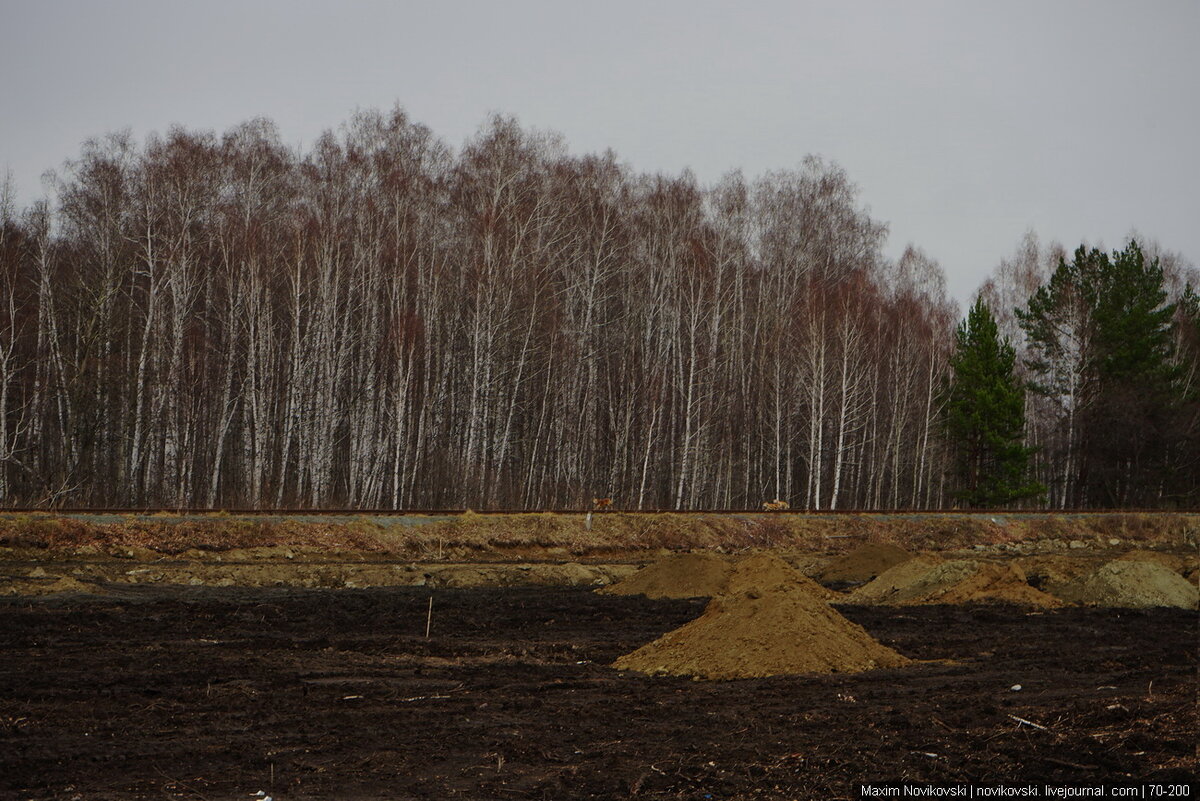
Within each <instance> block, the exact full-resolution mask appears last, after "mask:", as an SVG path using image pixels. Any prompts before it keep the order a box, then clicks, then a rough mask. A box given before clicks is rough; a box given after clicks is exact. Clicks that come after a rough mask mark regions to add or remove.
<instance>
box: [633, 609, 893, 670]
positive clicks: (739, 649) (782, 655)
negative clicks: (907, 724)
mask: <svg viewBox="0 0 1200 801" xmlns="http://www.w3.org/2000/svg"><path fill="white" fill-rule="evenodd" d="M909 661H910V660H909V659H908V658H906V657H904V656H902V655H901V654H898V653H896V652H895V651H893V650H892V649H891V648H888V647H887V646H885V645H882V644H881V643H879V642H876V641H875V640H874V639H872V637H871V635H869V634H868V633H867V632H866V630H865V629H863V628H862V627H861V626H858V625H856V624H854V623H851V622H850V621H849V620H847V619H846V618H844V617H842V616H841V615H839V614H838V613H837V612H836V611H835V610H834V609H833V607H831V606H830V605H829V604H827V603H825V602H824V601H822V600H821V599H820V598H818V597H816V596H814V595H812V594H811V593H809V592H807V591H805V590H804V589H803V588H795V587H793V588H791V589H776V590H774V591H771V592H760V591H757V590H751V591H748V592H741V593H737V594H734V595H725V596H722V597H720V598H716V599H714V600H712V601H710V602H709V604H708V606H707V607H706V608H705V610H704V614H703V615H701V616H700V617H699V618H697V619H696V620H693V621H692V622H690V623H687V624H685V625H683V626H681V627H680V628H678V629H675V630H674V631H671V632H668V633H666V634H664V635H663V636H662V637H660V638H659V639H657V640H655V641H654V642H652V643H649V644H648V645H644V646H642V647H641V648H639V649H638V650H636V651H634V652H633V653H630V654H626V655H625V656H622V657H620V658H619V659H617V661H616V662H614V663H613V667H615V668H617V669H619V670H633V671H637V672H639V673H648V674H651V675H672V676H695V677H698V678H703V679H748V678H761V677H765V676H781V675H793V674H800V673H858V672H861V671H864V670H873V669H875V668H887V667H899V666H900V665H905V664H908V662H909Z"/></svg>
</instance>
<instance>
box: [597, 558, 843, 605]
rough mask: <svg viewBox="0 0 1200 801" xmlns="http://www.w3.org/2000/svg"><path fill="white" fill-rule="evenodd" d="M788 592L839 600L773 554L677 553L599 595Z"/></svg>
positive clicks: (712, 595) (705, 595)
mask: <svg viewBox="0 0 1200 801" xmlns="http://www.w3.org/2000/svg"><path fill="white" fill-rule="evenodd" d="M784 588H787V589H797V590H801V591H803V592H806V593H808V594H810V595H813V596H815V597H817V598H821V599H823V600H831V599H833V598H836V597H839V596H838V595H837V594H836V593H834V592H831V591H830V590H827V589H825V588H824V587H822V586H821V585H820V584H817V583H816V582H815V581H813V580H812V579H810V578H809V577H808V576H806V575H804V574H803V573H801V572H800V571H799V570H797V569H796V568H794V567H792V566H791V565H790V564H789V563H788V562H787V561H786V560H784V559H782V558H781V557H779V556H776V555H775V554H771V553H757V554H753V555H751V556H746V557H743V558H741V559H732V558H729V557H724V556H719V555H717V554H713V553H708V552H699V553H688V554H673V555H671V556H666V557H664V558H662V559H659V560H658V561H656V562H653V563H651V564H649V565H647V566H646V567H644V568H642V569H641V570H639V571H638V572H636V573H634V574H633V575H632V576H630V577H628V578H626V579H624V580H622V581H618V582H617V583H615V584H610V585H609V586H607V587H603V588H601V589H600V590H598V592H602V593H606V594H611V595H645V596H646V597H647V598H715V597H716V596H718V595H736V594H738V593H742V592H751V591H752V592H768V591H772V590H777V589H784Z"/></svg>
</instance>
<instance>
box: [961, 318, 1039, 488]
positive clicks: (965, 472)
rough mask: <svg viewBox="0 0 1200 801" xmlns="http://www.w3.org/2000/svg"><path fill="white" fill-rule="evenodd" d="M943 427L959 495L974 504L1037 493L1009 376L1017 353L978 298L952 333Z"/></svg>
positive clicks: (1019, 395)
mask: <svg viewBox="0 0 1200 801" xmlns="http://www.w3.org/2000/svg"><path fill="white" fill-rule="evenodd" d="M955 344H956V350H955V354H954V357H953V358H952V359H951V362H950V364H951V368H952V369H953V377H952V379H951V383H950V386H949V388H948V391H947V395H946V427H947V429H948V432H949V435H950V441H951V443H952V444H953V446H954V447H955V449H956V451H957V459H956V473H957V476H958V479H959V481H960V483H961V487H962V488H961V490H960V491H959V492H958V494H957V495H958V498H959V499H960V500H961V501H962V502H963V503H964V504H966V505H967V506H969V507H973V508H981V507H989V506H1002V505H1004V504H1008V503H1012V502H1014V501H1019V500H1023V499H1027V498H1034V497H1037V496H1040V495H1041V494H1042V493H1043V492H1044V491H1045V489H1044V488H1043V487H1042V486H1041V485H1039V484H1036V483H1034V482H1031V481H1030V480H1029V479H1028V471H1029V456H1030V454H1031V453H1032V449H1030V448H1026V447H1025V445H1024V439H1023V438H1024V430H1025V397H1024V390H1023V388H1022V386H1021V384H1020V382H1019V381H1018V380H1017V378H1016V376H1015V375H1014V374H1013V366H1014V364H1015V362H1016V352H1015V351H1014V350H1013V347H1012V345H1010V344H1009V342H1008V340H1007V339H1005V340H1001V339H1000V334H999V330H998V328H997V326H996V320H995V318H993V317H992V313H991V310H990V309H989V308H988V307H987V305H986V304H985V303H984V302H983V301H982V300H977V301H976V302H975V306H974V307H973V308H972V309H971V312H970V314H969V315H968V316H967V319H966V320H965V321H963V322H962V323H961V324H960V325H959V327H958V331H957V333H956V335H955Z"/></svg>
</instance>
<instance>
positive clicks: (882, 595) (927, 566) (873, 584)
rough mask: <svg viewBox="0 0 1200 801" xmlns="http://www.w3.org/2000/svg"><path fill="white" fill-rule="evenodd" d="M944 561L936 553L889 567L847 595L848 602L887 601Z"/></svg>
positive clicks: (875, 602) (872, 602) (876, 602)
mask: <svg viewBox="0 0 1200 801" xmlns="http://www.w3.org/2000/svg"><path fill="white" fill-rule="evenodd" d="M944 561H946V560H944V559H942V557H940V556H936V555H935V554H921V555H920V556H914V557H913V558H912V559H909V560H908V561H907V562H901V563H900V564H898V565H893V566H892V567H889V568H888V569H887V570H885V571H883V572H882V573H880V574H879V575H878V576H877V577H876V578H875V579H874V580H873V581H870V582H868V583H867V584H864V585H863V586H861V587H859V588H857V589H856V590H854V591H853V592H852V593H850V594H849V595H848V596H847V597H846V602H847V603H852V604H878V603H885V602H886V601H887V599H889V598H891V597H893V596H894V595H895V594H896V593H897V592H899V591H900V590H902V589H904V588H906V587H910V586H912V585H913V584H915V583H916V582H917V581H919V580H920V579H921V578H922V577H923V576H924V575H925V574H926V573H928V572H929V571H930V570H933V568H935V567H937V566H938V565H940V564H942V563H943V562H944Z"/></svg>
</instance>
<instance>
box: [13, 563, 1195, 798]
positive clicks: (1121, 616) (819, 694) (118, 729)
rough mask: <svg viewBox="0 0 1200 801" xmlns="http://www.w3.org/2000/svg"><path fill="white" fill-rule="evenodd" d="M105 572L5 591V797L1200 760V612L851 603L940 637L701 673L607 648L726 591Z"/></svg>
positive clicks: (936, 771)
mask: <svg viewBox="0 0 1200 801" xmlns="http://www.w3.org/2000/svg"><path fill="white" fill-rule="evenodd" d="M105 589H106V591H107V592H108V594H107V595H104V596H84V595H70V594H67V595H56V596H47V597H45V598H10V599H0V797H3V798H28V799H42V798H56V799H57V798H83V799H133V798H197V799H202V798H207V799H217V798H222V799H224V798H249V797H251V796H252V795H253V794H254V793H256V792H257V791H260V790H261V791H264V792H267V793H270V794H271V795H273V797H274V798H276V799H301V798H339V799H383V798H389V799H403V798H487V799H497V798H537V799H570V798H672V799H674V798H685V799H707V798H714V799H751V798H754V799H770V798H776V799H785V798H788V799H791V798H813V799H816V798H821V799H829V798H850V797H853V785H854V783H855V782H857V781H864V780H872V779H874V780H880V779H896V780H898V779H912V780H939V781H950V780H965V779H972V780H984V779H993V780H994V779H1001V778H1003V779H1007V780H1013V781H1020V780H1027V779H1029V780H1038V781H1055V782H1064V783H1070V782H1086V781H1095V780H1097V779H1100V778H1103V779H1107V780H1114V779H1121V778H1135V779H1152V778H1153V779H1162V780H1168V779H1181V778H1188V779H1192V780H1195V778H1196V769H1197V761H1196V735H1195V732H1196V731H1197V725H1198V721H1197V709H1196V689H1197V655H1196V636H1197V614H1196V613H1195V612H1192V611H1184V610H1177V609H1156V610H1144V611H1143V610H1119V609H1082V608H1068V609H1055V610H1046V611H1041V612H1032V613H1031V612H1029V611H1028V610H1024V609H1019V608H1015V607H1005V606H993V607H984V606H977V607H970V606H926V607H909V608H901V609H896V608H885V607H872V608H866V607H861V608H860V607H843V608H842V609H841V611H842V612H843V614H845V615H846V616H848V617H850V618H851V619H852V620H854V621H855V622H857V623H859V624H861V625H863V626H865V627H866V628H867V629H868V631H870V633H871V634H872V635H874V636H875V637H876V638H877V639H879V640H880V641H881V642H883V643H884V644H886V645H888V646H890V647H892V648H895V649H897V650H898V651H900V652H901V653H903V654H905V655H907V656H909V657H913V658H916V659H919V660H929V661H927V662H925V663H922V664H918V665H916V666H913V667H906V668H901V669H894V670H887V671H876V672H870V673H864V674H858V675H852V676H851V675H845V676H826V677H789V678H772V679H756V680H742V681H733V682H697V681H692V680H689V679H679V678H655V679H650V678H646V677H644V676H641V675H637V674H632V673H627V674H622V673H619V672H618V671H615V670H613V669H611V668H609V667H607V665H608V664H609V663H611V662H612V660H613V659H615V658H616V657H617V656H619V655H620V654H623V653H626V652H628V651H630V650H632V649H634V648H636V647H638V646H640V645H642V644H644V643H646V642H648V641H650V640H652V639H654V638H655V637H657V636H658V635H659V634H661V633H663V632H665V631H667V630H670V629H672V628H675V627H677V626H679V625H680V624H682V623H683V622H685V621H686V620H688V619H691V618H693V617H695V616H696V615H698V614H699V612H700V611H701V609H702V608H703V601H699V600H694V601H651V600H647V599H645V598H643V597H640V596H633V597H627V596H603V595H598V594H595V593H593V592H591V591H589V590H588V589H585V588H558V589H552V588H545V587H540V588H492V589H445V588H436V589H432V590H431V589H430V588H428V587H387V588H373V589H339V590H326V589H299V588H291V587H288V588H239V587H227V588H213V587H204V586H197V587H180V586H168V585H164V584H149V585H109V586H107V587H106V588H105ZM431 595H432V597H433V599H434V601H433V617H432V630H431V637H430V638H429V639H425V637H424V633H425V625H426V615H427V610H428V603H429V599H430V597H431ZM1018 684H1019V685H1021V689H1020V690H1019V691H1016V690H1013V689H1011V688H1012V687H1013V686H1014V685H1018ZM1017 718H1022V719H1024V720H1025V721H1028V722H1029V723H1031V724H1036V727H1035V726H1033V725H1029V724H1027V723H1023V722H1020V721H1018V720H1017ZM1039 727H1045V728H1039Z"/></svg>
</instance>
